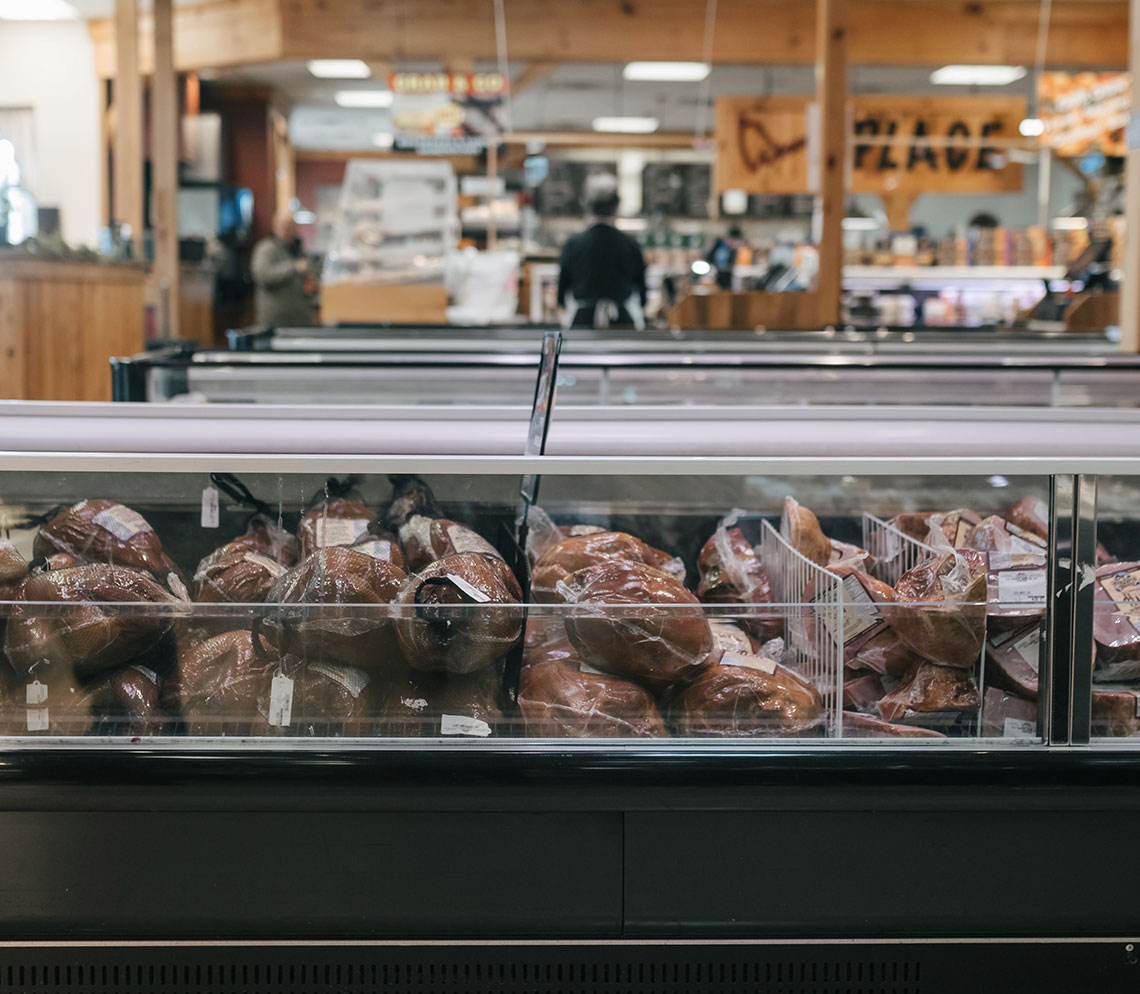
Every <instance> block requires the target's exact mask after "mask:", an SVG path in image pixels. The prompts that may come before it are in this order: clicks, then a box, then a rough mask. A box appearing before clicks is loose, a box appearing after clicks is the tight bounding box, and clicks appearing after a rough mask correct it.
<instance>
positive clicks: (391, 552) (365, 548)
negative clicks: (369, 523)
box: [352, 532, 408, 573]
mask: <svg viewBox="0 0 1140 994" xmlns="http://www.w3.org/2000/svg"><path fill="white" fill-rule="evenodd" d="M352 549H353V551H355V552H363V553H364V554H365V555H366V556H371V557H372V558H373V559H379V560H380V561H381V562H382V563H391V564H392V565H393V566H396V567H398V568H399V569H402V570H403V571H404V572H405V573H406V572H408V566H407V561H406V560H405V559H404V553H403V552H402V551H401V550H400V546H399V543H398V542H397V541H396V536H395V535H393V534H391V533H390V532H383V533H381V534H380V535H371V534H369V535H365V536H364V538H362V539H360V541H358V542H357V543H356V545H354V546H352Z"/></svg>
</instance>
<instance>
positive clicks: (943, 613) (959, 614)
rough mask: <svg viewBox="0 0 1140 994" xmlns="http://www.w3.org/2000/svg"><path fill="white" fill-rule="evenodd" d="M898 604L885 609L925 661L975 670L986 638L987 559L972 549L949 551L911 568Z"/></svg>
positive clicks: (899, 589)
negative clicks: (973, 668)
mask: <svg viewBox="0 0 1140 994" xmlns="http://www.w3.org/2000/svg"><path fill="white" fill-rule="evenodd" d="M895 597H896V598H897V601H898V603H896V604H892V605H884V606H883V608H882V610H883V611H884V614H885V615H886V617H887V620H888V621H890V623H891V625H892V626H893V627H894V629H895V631H896V632H898V635H899V637H900V638H901V639H902V640H903V642H905V643H906V644H907V645H908V646H909V647H910V648H911V649H913V650H914V651H915V652H916V653H917V654H918V655H919V656H921V657H922V658H923V659H928V660H931V661H932V662H935V663H939V664H941V665H943V666H956V667H962V668H966V669H968V668H970V667H972V666H973V665H974V664H975V663H976V662H978V660H979V658H980V657H981V654H982V648H983V646H984V644H985V638H986V559H985V556H983V555H982V554H981V553H980V552H975V551H974V550H973V549H961V550H959V551H951V550H947V551H945V552H941V553H939V554H938V555H937V556H934V557H933V558H931V559H928V560H926V561H925V562H922V563H919V564H918V565H917V566H915V567H914V568H913V569H910V570H908V571H907V572H906V573H904V574H903V575H902V576H901V577H900V578H899V582H898V583H897V584H896V585H895Z"/></svg>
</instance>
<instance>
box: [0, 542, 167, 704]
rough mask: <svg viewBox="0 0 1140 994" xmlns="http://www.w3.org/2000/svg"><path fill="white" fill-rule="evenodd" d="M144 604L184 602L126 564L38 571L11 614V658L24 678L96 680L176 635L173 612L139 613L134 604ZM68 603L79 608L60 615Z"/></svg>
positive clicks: (27, 582) (8, 645) (8, 636)
mask: <svg viewBox="0 0 1140 994" xmlns="http://www.w3.org/2000/svg"><path fill="white" fill-rule="evenodd" d="M140 603H145V604H153V605H165V606H169V607H173V606H174V605H176V604H178V603H179V602H178V600H177V599H176V598H175V597H174V596H173V595H172V594H170V593H168V592H167V591H166V590H165V589H164V588H163V587H160V586H159V585H158V584H157V583H156V582H155V581H154V580H153V579H151V577H150V576H148V575H147V574H145V573H141V572H139V571H138V570H134V569H128V568H127V567H125V566H109V565H105V564H91V565H86V566H76V567H73V568H71V569H62V570H50V571H48V572H43V573H35V574H33V575H31V576H29V577H28V578H27V580H25V581H24V584H23V600H22V602H21V603H19V604H17V605H15V606H14V607H13V608H12V614H11V617H10V619H9V621H8V626H7V630H6V632H5V635H4V653H5V655H6V656H7V657H8V660H9V662H10V664H11V666H12V668H13V670H14V671H15V673H16V676H17V678H18V679H20V680H23V679H25V678H26V677H28V676H29V675H31V674H33V673H34V674H35V675H36V676H37V677H38V678H39V679H41V680H44V681H50V682H56V681H61V680H62V681H68V680H70V679H71V678H72V676H74V678H76V679H79V680H86V679H89V678H91V677H93V676H95V675H96V674H98V673H100V672H102V671H104V670H111V669H115V668H116V667H119V666H122V665H124V664H126V663H128V662H131V661H132V658H133V657H135V656H138V655H140V654H141V653H144V652H146V651H147V650H148V649H151V648H153V647H155V646H156V645H157V644H158V643H159V641H160V640H161V639H162V638H163V636H164V635H166V634H167V633H168V632H169V631H170V629H171V625H172V616H173V612H171V613H170V614H167V615H163V614H162V613H154V612H146V613H144V612H142V611H139V610H138V609H137V608H136V609H134V610H132V608H131V606H130V605H135V604H140ZM39 604H45V605H46V607H38V606H37V605H39ZM61 604H65V605H72V606H69V607H67V608H66V609H62V610H61V609H60V608H59V607H57V605H61ZM116 604H123V605H126V606H124V607H116V606H115V605H116Z"/></svg>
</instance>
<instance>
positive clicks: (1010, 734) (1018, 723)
mask: <svg viewBox="0 0 1140 994" xmlns="http://www.w3.org/2000/svg"><path fill="white" fill-rule="evenodd" d="M1002 737H1003V738H1007V739H1035V738H1037V724H1036V723H1035V722H1032V721H1028V720H1026V719H1025V718H1006V719H1005V723H1004V724H1003V725H1002Z"/></svg>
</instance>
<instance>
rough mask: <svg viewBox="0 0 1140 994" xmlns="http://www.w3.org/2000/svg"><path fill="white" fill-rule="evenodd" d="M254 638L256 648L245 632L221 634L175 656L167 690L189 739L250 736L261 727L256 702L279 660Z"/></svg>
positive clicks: (260, 638)
mask: <svg viewBox="0 0 1140 994" xmlns="http://www.w3.org/2000/svg"><path fill="white" fill-rule="evenodd" d="M257 638H258V642H256V643H255V642H254V636H253V635H252V634H251V633H250V632H249V631H236V632H226V633H224V634H222V635H216V636H214V638H212V639H208V640H207V641H205V642H203V643H201V644H200V645H197V646H194V647H193V648H191V649H189V650H186V651H184V652H183V653H181V655H180V656H179V657H178V672H177V676H176V678H175V679H174V680H172V681H170V684H171V685H172V686H170V687H168V689H172V690H173V696H174V702H173V703H174V705H175V706H176V707H177V710H179V711H180V712H181V714H182V716H183V718H185V719H186V724H187V729H188V731H189V733H190V734H191V735H249V734H251V733H252V732H254V731H255V730H258V729H259V728H260V726H261V725H263V722H262V720H261V718H260V715H259V711H258V706H259V702H260V701H261V700H262V698H264V697H266V696H267V695H268V693H269V689H270V683H271V681H272V679H273V674H274V673H275V672H276V670H277V668H278V666H279V665H280V660H279V658H278V656H277V653H276V650H274V648H273V646H271V645H269V644H268V642H266V641H265V639H264V638H263V637H262V636H261V635H258V636H257ZM294 668H295V666H294ZM165 700H166V698H165V695H164V702H165ZM260 730H262V731H263V730H264V729H260Z"/></svg>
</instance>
